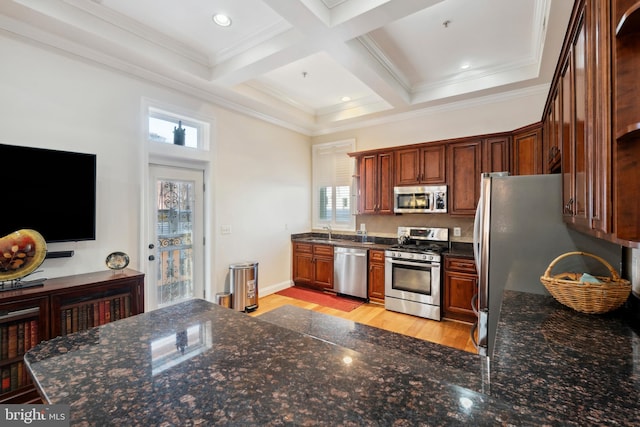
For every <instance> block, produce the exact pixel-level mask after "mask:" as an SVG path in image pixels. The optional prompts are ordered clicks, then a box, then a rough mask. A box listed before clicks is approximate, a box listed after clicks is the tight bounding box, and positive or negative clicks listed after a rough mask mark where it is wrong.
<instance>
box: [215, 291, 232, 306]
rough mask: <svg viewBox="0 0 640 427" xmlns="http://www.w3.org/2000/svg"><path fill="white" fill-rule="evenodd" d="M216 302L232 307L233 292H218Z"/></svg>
mask: <svg viewBox="0 0 640 427" xmlns="http://www.w3.org/2000/svg"><path fill="white" fill-rule="evenodd" d="M216 304H218V305H221V306H223V307H227V308H231V294H230V293H228V292H220V293H217V294H216Z"/></svg>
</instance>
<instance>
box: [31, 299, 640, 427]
mask: <svg viewBox="0 0 640 427" xmlns="http://www.w3.org/2000/svg"><path fill="white" fill-rule="evenodd" d="M639 346H640V340H639V339H638V335H637V333H636V332H635V329H634V328H633V327H632V326H630V323H629V322H627V321H626V320H625V319H623V318H621V317H620V316H619V315H618V314H614V315H610V316H587V315H581V314H580V313H576V312H574V311H572V310H570V309H568V308H565V307H563V306H561V305H560V304H558V303H556V302H555V300H553V299H552V298H551V297H548V296H541V295H533V294H523V293H519V292H511V291H507V292H506V293H505V299H504V302H503V310H502V315H501V319H500V326H499V332H498V337H497V344H496V356H495V358H494V359H493V360H492V361H491V366H490V369H487V367H488V360H487V359H486V358H482V357H480V356H477V355H474V354H470V353H465V352H462V351H459V350H455V349H451V348H447V347H443V346H439V345H436V344H432V343H429V342H425V341H421V340H417V339H414V338H410V337H406V336H402V335H398V334H395V333H391V332H387V331H383V330H379V329H376V328H372V327H367V326H364V325H359V324H356V323H353V322H351V321H348V320H345V319H340V318H336V317H331V316H327V315H324V314H321V313H317V312H312V311H308V310H303V309H300V308H296V307H291V306H285V307H282V308H280V309H277V310H274V311H272V312H268V313H265V314H263V315H262V316H260V317H258V318H252V317H249V316H247V315H246V314H244V313H240V312H237V311H234V310H229V309H225V308H223V307H220V306H217V305H214V304H211V303H208V302H205V301H202V300H194V301H190V302H186V303H182V304H179V305H177V306H173V307H167V308H163V309H160V310H156V311H153V312H149V313H145V314H142V315H139V316H134V317H131V318H128V319H123V320H120V321H117V322H114V323H110V324H107V325H103V326H100V327H98V328H95V329H92V330H89V331H85V332H80V333H76V334H73V335H69V336H67V337H59V338H55V339H53V340H50V341H48V342H44V343H41V344H39V345H38V346H36V347H35V348H34V349H32V350H30V351H29V352H28V353H27V355H26V357H25V360H26V361H27V364H28V367H29V369H30V371H31V372H32V374H33V376H34V377H35V379H36V382H37V386H38V387H39V389H40V391H41V393H42V395H43V396H44V397H45V398H46V399H47V401H48V402H49V403H60V404H70V405H71V417H72V424H74V425H75V424H85V425H100V426H102V425H145V426H150V425H167V426H169V425H196V424H199V425H214V424H215V425H354V426H356V425H358V426H359V425H375V426H378V425H381V426H387V425H398V426H404V425H406V426H413V425H437V426H443V425H515V426H520V425H522V426H533V425H535V426H538V425H580V426H584V425H638V424H640V410H639V409H640V408H639V406H640V403H638V401H637V396H636V393H635V392H636V391H638V390H640V382H639V381H638V374H637V373H638V372H640V370H639V369H638V366H636V365H637V364H638V361H637V359H638V356H635V357H634V354H640V347H639Z"/></svg>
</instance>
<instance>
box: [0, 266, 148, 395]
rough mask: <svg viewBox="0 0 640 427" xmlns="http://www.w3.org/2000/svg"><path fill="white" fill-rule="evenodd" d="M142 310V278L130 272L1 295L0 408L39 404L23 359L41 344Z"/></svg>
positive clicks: (98, 274) (63, 280)
mask: <svg viewBox="0 0 640 427" xmlns="http://www.w3.org/2000/svg"><path fill="white" fill-rule="evenodd" d="M143 311H144V274H143V273H140V272H137V271H134V270H130V269H125V270H123V271H120V272H112V271H100V272H96V273H87V274H78V275H75V276H68V277H59V278H55V279H49V280H46V281H45V282H44V286H40V287H32V288H25V289H17V290H10V291H4V292H0V387H1V388H0V403H3V404H6V403H11V404H17V403H41V400H40V397H39V395H38V393H37V391H36V389H35V387H34V385H33V383H32V382H31V378H30V376H29V374H28V373H27V369H26V367H25V365H24V360H23V357H24V354H25V353H26V352H27V350H29V349H30V348H32V347H33V346H35V345H36V344H38V343H39V342H40V341H44V340H48V339H50V338H53V337H56V336H59V335H66V334H68V333H72V332H77V331H81V330H84V329H89V328H92V327H94V326H99V325H101V324H104V323H108V322H112V321H115V320H118V319H122V318H125V317H129V316H133V315H135V314H139V313H142V312H143Z"/></svg>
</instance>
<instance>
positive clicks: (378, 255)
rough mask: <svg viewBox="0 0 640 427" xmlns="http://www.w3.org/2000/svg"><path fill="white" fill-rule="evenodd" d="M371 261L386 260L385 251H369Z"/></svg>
mask: <svg viewBox="0 0 640 427" xmlns="http://www.w3.org/2000/svg"><path fill="white" fill-rule="evenodd" d="M369 261H371V262H384V251H376V250H370V251H369Z"/></svg>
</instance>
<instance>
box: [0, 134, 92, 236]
mask: <svg viewBox="0 0 640 427" xmlns="http://www.w3.org/2000/svg"><path fill="white" fill-rule="evenodd" d="M0 173H1V176H2V184H0V188H2V190H1V191H0V200H1V203H0V205H1V206H2V211H1V213H0V237H2V236H6V235H7V234H9V233H12V232H14V231H17V230H20V229H23V228H31V229H34V230H36V231H38V232H39V233H40V234H42V237H44V239H45V240H46V241H47V242H48V243H52V242H75V241H82V240H95V238H96V155H95V154H84V153H73V152H68V151H58V150H49V149H42V148H32V147H19V146H14V145H6V144H0Z"/></svg>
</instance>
